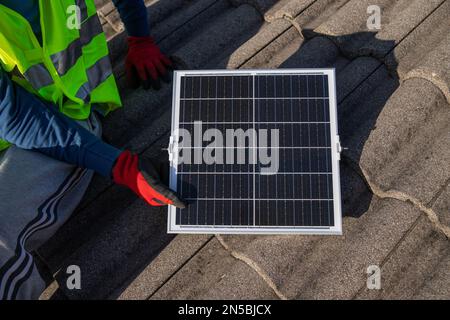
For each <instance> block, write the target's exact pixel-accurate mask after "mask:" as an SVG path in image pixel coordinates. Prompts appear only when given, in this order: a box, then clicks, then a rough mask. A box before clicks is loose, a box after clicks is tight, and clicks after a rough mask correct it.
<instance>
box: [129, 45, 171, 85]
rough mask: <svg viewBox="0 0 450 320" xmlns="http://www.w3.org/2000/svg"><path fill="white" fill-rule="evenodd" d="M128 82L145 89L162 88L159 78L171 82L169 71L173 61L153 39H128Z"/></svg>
mask: <svg viewBox="0 0 450 320" xmlns="http://www.w3.org/2000/svg"><path fill="white" fill-rule="evenodd" d="M125 67H126V70H127V76H128V81H129V83H130V85H131V86H133V87H137V86H139V83H142V86H143V87H144V89H148V88H149V87H150V86H152V87H153V88H154V89H157V90H158V89H159V88H160V87H161V84H160V81H159V78H160V77H161V78H162V79H163V80H164V81H165V82H168V81H169V76H168V73H167V69H172V61H170V59H169V58H167V57H166V56H165V55H163V54H162V53H161V51H160V50H159V48H158V46H157V45H156V44H155V42H154V41H153V38H152V37H128V55H127V59H126V62H125Z"/></svg>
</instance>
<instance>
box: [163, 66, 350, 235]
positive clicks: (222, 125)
mask: <svg viewBox="0 0 450 320" xmlns="http://www.w3.org/2000/svg"><path fill="white" fill-rule="evenodd" d="M169 153H170V159H171V188H172V189H174V190H177V192H178V193H179V194H180V196H181V197H183V198H184V199H186V200H187V201H188V202H189V203H190V205H189V206H188V207H187V208H186V209H176V208H174V207H169V224H168V231H169V232H171V233H173V232H174V233H184V232H186V233H300V234H340V233H341V231H342V230H341V207H340V182H339V164H338V162H339V154H340V145H339V137H338V133H337V121H336V95H335V76H334V70H332V69H313V70H303V69H285V70H259V71H258V70H242V71H241V70H240V71H229V70H220V71H218V70H212V71H204V70H202V71H177V72H176V73H175V79H174V99H173V119H172V137H171V144H170V146H169Z"/></svg>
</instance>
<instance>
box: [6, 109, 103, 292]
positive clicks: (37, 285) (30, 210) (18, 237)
mask: <svg viewBox="0 0 450 320" xmlns="http://www.w3.org/2000/svg"><path fill="white" fill-rule="evenodd" d="M81 124H82V125H83V126H85V127H86V128H88V129H89V130H91V131H92V132H93V133H95V134H96V135H98V136H99V135H100V134H101V127H100V123H99V121H98V119H97V117H96V116H95V115H92V116H91V117H90V119H89V120H88V121H85V122H82V123H81ZM92 175H93V172H92V171H90V170H86V169H81V168H78V167H75V166H73V165H69V164H66V163H63V162H61V161H58V160H55V159H52V158H49V157H47V156H45V155H43V154H41V153H38V152H34V151H28V150H23V149H19V148H17V147H14V146H13V147H11V148H9V149H8V150H6V151H4V152H3V153H0V300H1V299H37V298H38V297H39V296H40V294H41V293H42V292H43V290H44V289H45V284H44V281H43V280H42V278H41V276H40V274H39V272H38V270H37V268H36V264H35V262H34V260H33V257H32V255H31V254H30V252H33V251H34V250H36V249H37V248H39V247H40V246H41V245H42V244H43V243H44V242H45V241H47V240H48V239H49V238H50V237H51V236H52V235H53V234H54V233H55V232H56V230H58V228H59V227H60V226H61V225H62V224H63V223H64V222H65V221H67V219H68V218H69V217H70V215H71V214H72V212H73V211H74V209H75V208H76V206H77V205H78V204H79V202H80V201H81V199H82V197H83V194H84V193H85V191H86V189H87V187H88V185H89V182H90V180H91V178H92ZM61 245H64V244H61Z"/></svg>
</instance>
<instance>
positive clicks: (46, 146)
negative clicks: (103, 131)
mask: <svg viewBox="0 0 450 320" xmlns="http://www.w3.org/2000/svg"><path fill="white" fill-rule="evenodd" d="M0 139H3V140H6V141H8V142H10V143H13V144H15V145H16V146H17V147H19V148H22V149H28V150H35V151H39V152H41V153H44V154H46V155H48V156H50V157H52V158H55V159H58V160H61V161H64V162H67V163H71V164H74V165H77V166H79V167H83V168H88V169H92V170H95V171H96V172H98V173H100V174H102V175H103V176H106V177H110V176H111V171H112V167H113V165H114V163H115V161H116V159H117V157H118V156H119V154H120V152H121V151H120V150H119V149H116V148H114V147H113V146H110V145H108V144H106V143H104V142H103V141H102V140H101V139H99V138H98V137H96V136H95V135H93V134H92V133H90V132H89V131H88V130H86V129H85V128H83V127H82V126H80V125H79V124H78V123H76V122H75V121H73V120H72V119H70V118H68V117H66V116H64V115H63V114H62V113H60V112H59V111H58V110H57V108H56V107H55V106H54V105H51V104H48V103H46V102H43V101H41V100H40V99H39V98H38V97H36V96H34V95H33V94H31V93H29V92H28V91H26V90H24V89H23V88H22V87H20V86H18V85H16V84H14V83H13V82H12V81H11V79H10V78H9V76H8V75H7V74H6V73H5V72H4V71H3V70H2V69H1V68H0Z"/></svg>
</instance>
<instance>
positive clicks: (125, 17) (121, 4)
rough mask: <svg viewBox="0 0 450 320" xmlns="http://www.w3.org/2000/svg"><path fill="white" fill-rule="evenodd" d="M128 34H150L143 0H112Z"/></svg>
mask: <svg viewBox="0 0 450 320" xmlns="http://www.w3.org/2000/svg"><path fill="white" fill-rule="evenodd" d="M113 2H114V5H115V6H116V8H117V10H118V11H119V14H120V18H121V19H122V22H123V24H124V25H125V29H126V30H127V33H128V35H129V36H132V37H146V36H148V35H150V31H149V28H150V27H149V24H148V19H147V8H146V7H145V4H144V0H113Z"/></svg>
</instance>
